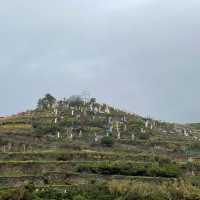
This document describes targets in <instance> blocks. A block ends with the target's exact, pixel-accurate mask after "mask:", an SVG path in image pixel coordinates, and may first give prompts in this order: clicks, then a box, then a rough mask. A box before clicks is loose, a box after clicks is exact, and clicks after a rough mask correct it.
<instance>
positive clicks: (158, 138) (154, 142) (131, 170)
mask: <svg viewBox="0 0 200 200" xmlns="http://www.w3.org/2000/svg"><path fill="white" fill-rule="evenodd" d="M198 128H199V127H198V126H195V125H190V124H186V125H181V124H170V123H164V122H161V121H157V120H153V119H150V118H143V117H140V116H138V115H135V114H131V113H127V112H124V111H121V110H119V109H116V108H113V107H111V106H108V105H106V104H100V103H97V102H96V99H94V98H91V99H87V100H86V99H82V98H81V97H79V96H72V97H70V98H69V99H63V100H60V101H58V100H56V99H55V98H54V97H53V96H51V95H49V94H48V95H46V96H45V97H44V98H42V99H40V100H39V101H38V106H37V108H36V109H35V110H32V111H27V112H24V113H19V114H17V115H13V116H10V117H2V118H0V188H1V189H0V199H154V200H156V199H200V156H199V153H200V130H199V129H198Z"/></svg>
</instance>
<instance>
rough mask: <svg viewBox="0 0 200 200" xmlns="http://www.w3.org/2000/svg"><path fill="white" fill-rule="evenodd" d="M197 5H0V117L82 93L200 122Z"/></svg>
mask: <svg viewBox="0 0 200 200" xmlns="http://www.w3.org/2000/svg"><path fill="white" fill-rule="evenodd" d="M199 11H200V1H199V0H165V1H161V0H96V1H94V0H58V1H55V0H28V1H27V0H6V1H5V0H0V91H1V96H0V97H1V98H0V115H6V114H11V113H16V112H21V111H23V110H26V109H28V108H33V107H34V106H35V105H36V102H37V99H38V98H39V97H41V96H43V95H44V94H45V93H47V92H50V93H52V94H53V95H55V96H56V97H60V98H61V97H67V96H70V95H72V94H81V93H82V91H89V92H90V94H91V95H92V96H95V97H96V98H97V99H98V100H99V101H101V102H107V103H109V104H113V105H115V106H119V107H120V108H124V109H126V110H129V111H131V112H135V113H138V114H141V115H143V116H151V117H153V118H156V119H161V120H165V121H176V122H192V121H195V122H196V121H200V103H199V102H200V92H199V86H200V12H199Z"/></svg>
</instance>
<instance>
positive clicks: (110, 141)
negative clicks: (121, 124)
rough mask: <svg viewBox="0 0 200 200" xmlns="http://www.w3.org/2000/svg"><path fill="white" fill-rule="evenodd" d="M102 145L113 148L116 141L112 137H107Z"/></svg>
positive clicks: (103, 139)
mask: <svg viewBox="0 0 200 200" xmlns="http://www.w3.org/2000/svg"><path fill="white" fill-rule="evenodd" d="M101 144H102V145H104V146H107V147H112V146H113V145H114V140H113V138H112V137H111V136H105V137H103V138H102V139H101Z"/></svg>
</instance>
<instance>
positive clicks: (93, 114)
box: [52, 102, 159, 142]
mask: <svg viewBox="0 0 200 200" xmlns="http://www.w3.org/2000/svg"><path fill="white" fill-rule="evenodd" d="M52 108H53V117H54V120H53V121H54V124H58V123H59V121H60V120H61V121H62V120H65V117H68V118H73V119H74V120H75V121H79V122H80V125H79V126H77V125H73V124H72V125H71V126H69V127H65V132H62V133H61V132H60V131H57V133H56V137H57V138H58V139H60V138H62V137H65V136H67V137H68V138H69V139H74V138H77V137H79V138H81V137H82V136H83V134H84V126H85V124H84V121H85V120H86V119H87V120H88V119H89V120H90V121H95V120H101V121H103V125H102V126H103V132H102V131H100V132H95V133H94V134H93V140H94V142H99V141H100V140H101V139H102V137H104V136H112V137H114V138H115V139H117V140H121V139H122V138H123V136H126V137H127V136H128V137H129V138H127V139H129V140H132V141H134V140H135V138H136V136H135V133H134V130H133V129H131V128H130V127H129V118H131V117H133V114H131V113H129V114H127V113H125V112H123V111H120V110H119V109H115V108H113V107H110V106H108V105H106V104H99V103H96V102H84V103H83V104H79V105H70V104H69V103H68V104H65V103H62V102H60V103H55V104H54V105H53V107H52ZM141 121H142V123H143V126H141V127H140V132H141V133H146V132H148V131H149V130H153V129H155V128H156V127H157V126H158V125H159V124H158V122H157V121H155V120H152V119H149V118H148V119H142V118H141ZM125 133H128V134H125Z"/></svg>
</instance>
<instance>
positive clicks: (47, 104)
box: [37, 94, 56, 110]
mask: <svg viewBox="0 0 200 200" xmlns="http://www.w3.org/2000/svg"><path fill="white" fill-rule="evenodd" d="M55 103H56V98H55V97H53V96H52V95H51V94H46V95H45V96H44V97H43V98H41V99H39V100H38V104H37V107H38V108H39V109H40V110H43V109H49V108H52V107H53V105H54V104H55Z"/></svg>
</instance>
